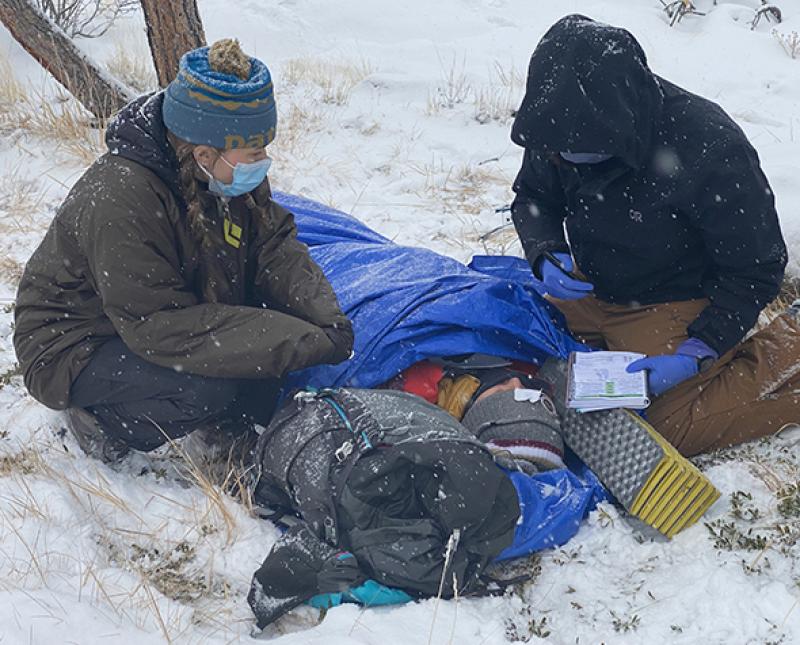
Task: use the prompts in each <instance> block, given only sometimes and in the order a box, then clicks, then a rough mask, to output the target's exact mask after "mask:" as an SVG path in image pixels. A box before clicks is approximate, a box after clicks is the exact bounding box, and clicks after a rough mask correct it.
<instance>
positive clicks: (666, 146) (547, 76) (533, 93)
mask: <svg viewBox="0 0 800 645" xmlns="http://www.w3.org/2000/svg"><path fill="white" fill-rule="evenodd" d="M511 138H512V140H513V141H514V142H515V143H517V144H518V145H520V146H523V147H524V148H525V153H524V158H523V163H522V168H521V169H520V171H519V174H518V175H517V178H516V181H515V183H514V190H515V192H516V199H515V200H514V203H513V205H512V217H513V221H514V225H515V226H516V229H517V232H518V234H519V237H520V240H521V242H522V245H523V247H524V250H525V255H526V258H527V260H528V262H529V264H530V266H531V268H532V270H533V272H534V274H535V275H536V276H537V277H538V278H539V279H540V280H541V281H542V283H543V290H544V291H546V292H547V293H548V294H549V296H550V297H551V298H552V302H553V303H554V304H555V305H556V306H557V307H558V308H559V309H560V310H561V312H563V314H564V315H565V317H566V320H567V323H568V325H569V328H570V330H571V331H572V333H573V334H574V335H575V336H576V337H577V338H578V339H579V340H583V341H584V342H586V343H587V344H589V345H592V346H597V347H604V348H607V349H610V350H624V351H635V352H641V353H643V354H647V357H646V358H643V359H642V360H640V361H637V362H636V363H633V364H632V365H631V366H630V367H629V371H639V370H647V372H648V380H649V384H650V389H651V392H652V393H653V394H654V395H655V398H654V400H653V402H652V404H651V406H650V407H649V408H648V410H647V417H648V420H649V421H650V423H652V424H653V426H654V427H655V428H656V429H657V430H658V432H659V433H661V434H662V435H663V436H664V437H665V438H666V439H667V440H668V441H669V442H670V443H672V444H673V445H674V446H675V447H676V448H678V450H679V451H680V452H681V453H682V454H684V455H687V456H691V455H696V454H698V453H701V452H705V451H708V450H712V449H716V448H723V447H726V446H730V445H734V444H738V443H742V442H744V441H748V440H751V439H756V438H759V437H763V436H766V435H769V434H773V433H775V432H777V431H778V430H780V428H781V427H783V426H784V425H785V424H788V423H796V422H798V421H800V321H798V317H797V316H796V315H794V314H793V313H792V312H788V313H787V314H784V315H781V316H778V317H777V318H775V320H773V321H772V323H771V324H770V325H768V326H767V327H765V328H764V329H762V330H760V331H758V332H756V333H755V334H753V335H752V336H750V337H749V338H747V339H746V340H743V338H744V337H745V335H746V334H747V333H748V332H749V331H750V329H751V328H752V327H753V326H754V324H755V323H756V321H757V319H758V316H759V313H760V312H761V310H762V309H763V308H764V307H765V306H766V305H767V304H768V303H769V302H770V301H771V300H772V299H773V298H774V297H775V296H776V295H777V294H778V292H779V289H780V286H781V281H782V279H783V275H784V267H785V265H786V261H787V253H786V246H785V244H784V241H783V237H782V235H781V230H780V226H779V223H778V218H777V214H776V211H775V205H774V197H773V194H772V191H771V189H770V186H769V183H768V182H767V179H766V177H765V176H764V174H763V172H762V171H761V168H760V166H759V160H758V156H757V154H756V151H755V150H754V149H753V147H752V146H751V145H750V143H749V142H748V141H747V139H746V137H745V135H744V133H743V132H742V131H741V130H740V128H739V127H738V126H737V125H736V124H735V123H734V122H733V121H732V120H731V118H730V117H729V116H728V115H727V114H725V112H724V111H723V110H722V109H721V108H720V107H719V106H718V105H716V104H714V103H712V102H711V101H708V100H707V99H704V98H702V97H700V96H696V95H694V94H691V93H690V92H687V91H686V90H684V89H681V88H680V87H677V86H675V85H673V84H672V83H670V82H668V81H666V80H665V79H663V78H661V77H659V76H657V75H656V74H654V73H653V72H652V71H651V70H650V68H649V67H648V65H647V59H646V57H645V54H644V51H643V50H642V48H641V46H640V45H639V43H638V42H637V41H636V40H635V38H634V37H633V36H632V35H631V34H630V33H629V32H627V31H625V30H624V29H619V28H616V27H612V26H609V25H605V24H602V23H599V22H595V21H593V20H591V19H589V18H586V17H584V16H580V15H572V16H567V17H566V18H563V19H562V20H560V21H559V22H557V23H556V24H555V25H554V26H553V27H551V28H550V30H549V31H548V32H547V33H546V34H545V36H544V37H543V38H542V40H541V42H540V43H539V44H538V46H537V47H536V49H535V51H534V52H533V56H532V57H531V61H530V67H529V70H528V80H527V89H526V93H525V98H524V99H523V101H522V104H521V106H520V108H519V111H518V112H517V116H516V118H515V121H514V125H513V129H512V132H511ZM565 226H566V231H567V235H566V236H565V232H564V228H565ZM578 270H579V273H575V272H576V271H578Z"/></svg>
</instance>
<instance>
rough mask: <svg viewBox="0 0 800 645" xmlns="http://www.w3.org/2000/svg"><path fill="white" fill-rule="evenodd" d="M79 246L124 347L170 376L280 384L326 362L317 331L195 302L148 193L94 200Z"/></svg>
mask: <svg viewBox="0 0 800 645" xmlns="http://www.w3.org/2000/svg"><path fill="white" fill-rule="evenodd" d="M84 223H85V224H88V225H86V226H84V227H83V230H82V231H81V233H80V239H81V243H82V246H83V247H84V251H85V253H86V255H87V258H88V263H89V269H90V271H91V273H92V277H93V278H94V281H95V283H96V287H97V290H98V292H99V294H100V297H101V299H102V303H103V310H104V313H105V314H106V316H107V317H108V318H109V319H110V320H111V323H112V324H113V326H114V328H115V330H116V331H117V333H118V334H119V335H120V338H121V339H122V340H123V342H124V343H125V344H126V345H127V346H128V347H129V348H130V349H131V351H133V352H134V353H136V354H138V355H139V356H141V357H142V358H144V359H146V360H148V361H150V362H152V363H156V364H158V365H162V366H164V367H171V368H173V369H175V370H179V371H184V370H185V371H186V372H191V373H196V374H201V375H205V376H216V377H229V378H230V377H234V378H264V377H281V376H283V375H284V374H285V373H286V372H288V371H290V370H297V369H301V368H303V367H307V366H310V365H314V364H317V363H323V362H325V361H326V360H327V358H328V356H331V355H332V354H333V352H334V347H333V343H332V342H331V341H330V340H329V339H328V337H327V335H326V334H325V332H324V331H323V330H322V329H321V328H320V327H319V326H318V325H315V324H313V323H311V322H307V321H305V320H300V319H299V318H296V317H293V316H290V315H287V314H285V313H282V312H278V311H271V310H269V309H260V308H257V307H244V306H232V305H225V304H219V303H201V302H198V299H197V298H196V296H195V294H194V293H193V292H192V291H191V290H190V289H189V288H188V287H187V285H186V282H185V280H184V278H183V276H182V274H181V263H180V258H179V256H178V251H177V249H176V248H175V241H174V234H173V231H172V228H171V224H170V223H169V221H168V219H167V216H166V207H165V205H164V204H163V203H162V201H161V199H160V198H159V197H158V196H157V195H156V193H154V192H153V191H152V190H150V191H138V192H137V194H135V195H134V194H131V195H128V196H125V195H117V196H115V198H114V200H113V202H112V201H111V200H110V199H102V198H100V197H98V200H97V202H96V203H95V204H93V205H92V206H91V213H90V215H89V216H88V217H86V218H84Z"/></svg>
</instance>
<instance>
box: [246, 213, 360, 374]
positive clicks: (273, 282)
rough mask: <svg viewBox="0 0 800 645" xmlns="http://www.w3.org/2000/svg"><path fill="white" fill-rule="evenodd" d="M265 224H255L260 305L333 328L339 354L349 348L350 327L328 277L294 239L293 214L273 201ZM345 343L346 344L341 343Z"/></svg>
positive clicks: (301, 244)
mask: <svg viewBox="0 0 800 645" xmlns="http://www.w3.org/2000/svg"><path fill="white" fill-rule="evenodd" d="M268 208H269V213H270V220H269V225H268V226H259V227H257V229H258V233H257V237H256V242H255V261H256V273H255V279H254V282H255V284H254V287H255V295H256V297H257V298H258V299H259V300H260V301H261V302H260V304H262V305H263V306H266V307H269V308H271V309H276V310H278V311H282V312H284V313H286V314H289V315H291V316H295V317H297V318H300V319H302V320H305V321H308V322H310V323H312V324H314V325H316V326H318V327H322V328H323V329H327V330H330V329H336V330H338V333H336V334H332V336H333V337H336V338H337V342H338V344H339V345H341V346H340V347H338V348H337V349H338V350H339V354H340V355H342V354H343V355H344V357H345V358H346V357H347V356H348V355H349V354H350V351H351V350H352V349H353V342H352V341H353V337H352V326H351V324H350V321H349V320H348V318H347V316H345V315H344V313H343V312H342V310H341V308H340V307H339V301H338V300H337V299H336V294H335V293H334V292H333V288H332V287H331V285H330V283H329V282H328V279H327V278H326V277H325V274H324V273H323V272H322V269H320V268H319V266H318V265H317V263H316V262H314V260H313V259H311V256H310V255H309V252H308V247H307V246H306V245H305V244H303V243H302V242H300V241H299V240H298V239H297V229H296V227H295V223H294V216H293V215H292V214H291V213H290V212H289V211H287V210H286V209H284V208H281V207H280V206H278V205H277V204H275V203H274V202H270V204H269V206H268ZM345 345H346V346H345Z"/></svg>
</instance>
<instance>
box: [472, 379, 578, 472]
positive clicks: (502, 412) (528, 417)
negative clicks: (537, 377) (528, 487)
mask: <svg viewBox="0 0 800 645" xmlns="http://www.w3.org/2000/svg"><path fill="white" fill-rule="evenodd" d="M517 392H518V390H506V391H503V392H496V393H494V394H490V395H489V396H487V397H485V398H483V399H481V400H479V401H477V402H475V403H474V404H473V405H472V407H471V408H470V409H469V411H468V412H467V414H466V415H465V416H464V419H463V420H462V422H461V423H462V424H463V425H464V426H465V427H466V428H467V429H468V430H470V431H471V432H472V433H473V434H474V435H475V436H476V437H477V438H478V440H479V441H482V442H483V443H485V444H486V445H487V447H488V448H489V449H490V450H491V451H492V452H494V453H495V454H504V453H505V454H508V455H510V456H511V458H512V459H514V460H524V461H526V462H530V463H531V464H534V465H535V466H537V468H538V470H552V469H553V468H564V441H563V439H562V438H561V422H560V421H559V418H558V414H557V413H556V409H555V406H554V405H553V401H552V399H551V398H550V397H549V396H548V395H547V394H545V393H544V392H541V393H539V396H538V398H537V397H536V396H533V397H531V398H533V399H534V400H533V401H531V400H527V399H526V400H521V401H520V400H517V399H518V398H523V397H518V396H517Z"/></svg>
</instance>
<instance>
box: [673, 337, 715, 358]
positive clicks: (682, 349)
mask: <svg viewBox="0 0 800 645" xmlns="http://www.w3.org/2000/svg"><path fill="white" fill-rule="evenodd" d="M675 353H676V354H680V355H682V356H692V357H694V358H696V359H697V360H701V359H703V358H713V359H714V360H717V359H718V358H719V354H718V353H717V352H716V351H715V350H714V349H712V348H711V347H709V346H708V345H707V344H706V343H704V342H703V341H702V340H700V339H699V338H689V339H688V340H685V341H683V342H682V343H681V344H680V345H679V346H678V349H676V350H675Z"/></svg>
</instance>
